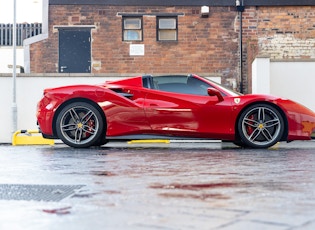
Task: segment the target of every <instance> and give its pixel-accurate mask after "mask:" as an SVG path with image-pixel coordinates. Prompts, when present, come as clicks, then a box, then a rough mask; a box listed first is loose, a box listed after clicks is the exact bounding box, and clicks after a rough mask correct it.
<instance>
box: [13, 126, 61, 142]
mask: <svg viewBox="0 0 315 230" xmlns="http://www.w3.org/2000/svg"><path fill="white" fill-rule="evenodd" d="M54 144H55V142H54V140H52V139H45V138H43V136H42V134H41V133H40V132H39V130H37V129H27V130H18V131H16V132H15V133H14V134H13V135H12V145H54Z"/></svg>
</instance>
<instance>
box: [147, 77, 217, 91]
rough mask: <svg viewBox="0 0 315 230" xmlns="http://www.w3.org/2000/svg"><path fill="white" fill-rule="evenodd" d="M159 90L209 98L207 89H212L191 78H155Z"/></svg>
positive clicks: (204, 83)
mask: <svg viewBox="0 0 315 230" xmlns="http://www.w3.org/2000/svg"><path fill="white" fill-rule="evenodd" d="M153 81H154V82H156V84H157V88H158V89H159V90H161V91H166V92H172V93H182V94H192V95H202V96H207V95H208V91H207V89H208V88H210V87H212V86H210V85H209V84H207V83H206V82H203V81H201V80H199V79H197V78H194V77H190V76H188V77H187V76H160V77H154V78H153Z"/></svg>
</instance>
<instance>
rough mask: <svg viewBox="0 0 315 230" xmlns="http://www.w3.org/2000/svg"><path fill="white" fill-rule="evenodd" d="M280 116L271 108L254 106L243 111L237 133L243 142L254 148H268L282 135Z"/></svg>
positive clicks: (262, 105)
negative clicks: (238, 132)
mask: <svg viewBox="0 0 315 230" xmlns="http://www.w3.org/2000/svg"><path fill="white" fill-rule="evenodd" d="M283 126H284V122H283V118H282V116H281V114H280V113H279V112H278V111H277V110H276V109H275V108H273V107H272V106H269V105H264V104H261V105H256V106H252V107H250V108H249V109H248V110H246V111H244V113H243V115H242V116H241V119H240V124H239V129H240V130H239V131H240V136H241V138H242V140H243V142H244V143H245V144H246V145H248V146H250V147H254V148H268V147H270V146H272V145H274V144H276V142H278V141H279V140H280V138H281V136H282V134H283V130H284V127H283Z"/></svg>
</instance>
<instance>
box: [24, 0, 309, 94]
mask: <svg viewBox="0 0 315 230" xmlns="http://www.w3.org/2000/svg"><path fill="white" fill-rule="evenodd" d="M103 2H105V1H101V0H94V1H89V3H86V2H85V1H83V0H82V1H80V0H78V1H76V3H71V1H69V0H68V1H59V0H50V2H49V8H48V9H49V11H48V12H49V13H48V16H49V17H48V18H49V21H48V34H49V36H48V38H47V39H44V40H42V41H39V42H36V43H33V44H31V45H30V72H33V73H57V72H62V71H61V69H60V60H61V59H60V53H61V52H62V50H61V49H60V44H61V41H60V39H61V38H60V31H62V30H71V31H72V30H73V31H76V30H78V31H80V30H87V31H89V32H90V34H91V37H90V40H89V41H90V50H91V53H90V56H91V59H90V64H89V65H90V69H89V71H88V72H90V73H92V74H107V75H113V76H117V75H127V76H128V75H130V76H134V75H137V74H154V75H155V74H166V73H181V74H188V73H196V74H200V75H202V76H207V77H211V76H215V77H221V79H222V83H223V84H225V85H229V86H232V87H234V88H236V89H237V90H241V91H243V92H245V93H247V92H250V91H251V89H250V82H251V63H252V61H253V60H254V59H255V57H257V56H262V55H264V56H268V57H270V58H271V59H281V60H282V59H285V60H288V59H290V60H292V61H294V60H301V59H303V60H305V59H308V60H314V59H315V2H314V1H300V2H299V3H294V1H292V2H293V3H290V2H291V1H278V3H277V4H274V3H272V1H267V0H265V1H259V0H253V1H250V3H247V2H248V1H245V3H244V2H243V4H244V5H245V8H244V11H242V10H243V9H242V8H238V7H236V5H235V1H234V0H233V1H231V0H222V1H213V3H210V2H209V1H202V0H200V1H187V0H186V1H172V3H171V4H167V3H164V5H162V4H161V3H157V2H159V1H154V0H151V1H145V2H146V3H142V4H141V2H143V1H139V4H137V5H136V4H126V2H128V1H118V0H117V1H106V3H103ZM190 2H192V3H190ZM194 2H195V3H194ZM270 2H271V3H270ZM241 4H242V1H241ZM203 5H207V6H209V12H208V13H206V14H205V15H203V14H202V12H201V7H202V6H203ZM240 16H241V17H240ZM128 18H131V19H133V18H136V19H139V26H140V28H136V29H138V30H139V31H138V32H139V33H138V34H141V38H140V39H139V40H126V39H125V38H124V34H125V29H126V28H127V27H126V28H125V26H126V24H124V20H125V19H128ZM159 19H174V21H175V22H176V24H174V25H172V26H175V28H173V27H172V26H171V27H167V26H168V25H170V24H166V28H167V29H174V30H175V31H174V34H175V37H174V38H173V37H172V38H171V39H170V40H169V39H166V40H164V39H160V38H159V32H160V29H163V26H160V25H159V23H160V21H159ZM240 28H242V29H240ZM127 32H128V31H127ZM166 32H167V33H166V34H168V31H166ZM171 33H172V31H171ZM240 38H242V42H241V41H240ZM134 45H140V46H139V47H138V46H134ZM133 48H135V49H136V50H135V51H132V49H133ZM139 52H140V53H139ZM240 54H242V56H241V57H240ZM72 58H73V59H74V60H75V59H76V58H78V57H76V56H75V55H73V56H72ZM241 62H242V65H240V63H241ZM241 83H242V84H241ZM240 84H241V88H240Z"/></svg>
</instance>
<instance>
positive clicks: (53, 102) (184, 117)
mask: <svg viewBox="0 0 315 230" xmlns="http://www.w3.org/2000/svg"><path fill="white" fill-rule="evenodd" d="M37 121H38V125H39V128H40V130H41V132H42V135H43V137H45V138H54V139H61V140H62V141H63V142H64V143H65V144H67V145H69V146H72V147H75V148H86V147H90V146H100V145H103V144H105V143H107V141H110V140H115V139H116V140H117V139H121V140H136V139H217V140H223V141H231V142H234V143H235V144H237V145H239V146H242V147H250V148H269V147H271V146H273V145H274V144H276V143H277V142H279V141H287V142H289V141H293V140H310V139H311V134H312V132H313V131H314V129H315V114H314V113H313V112H312V111H311V110H309V109H307V108H306V107H304V106H302V105H300V104H298V103H296V102H293V101H291V100H287V99H283V98H279V97H274V96H270V95H250V94H249V95H242V94H239V93H236V92H234V91H232V90H229V89H226V88H224V87H222V86H221V85H219V84H217V83H214V82H212V81H210V80H208V79H206V78H203V77H200V76H197V75H188V76H185V75H168V76H151V75H145V76H138V77H132V78H126V79H123V80H117V81H111V82H105V83H104V84H100V85H72V86H64V87H58V88H52V89H45V90H44V95H43V98H42V99H41V100H40V101H39V103H38V110H37Z"/></svg>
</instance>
